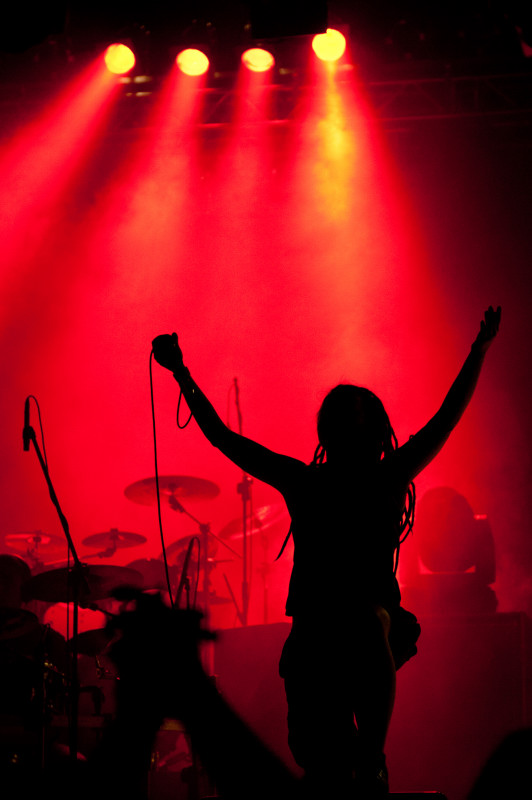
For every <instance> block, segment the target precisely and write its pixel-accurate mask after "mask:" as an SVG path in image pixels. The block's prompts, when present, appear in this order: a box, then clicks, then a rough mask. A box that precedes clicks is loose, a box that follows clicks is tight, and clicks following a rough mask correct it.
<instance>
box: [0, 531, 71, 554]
mask: <svg viewBox="0 0 532 800" xmlns="http://www.w3.org/2000/svg"><path fill="white" fill-rule="evenodd" d="M2 539H3V542H4V544H5V545H6V547H9V549H10V550H13V551H14V552H15V553H20V555H47V556H51V555H55V554H59V553H62V552H65V551H66V549H67V543H66V540H65V539H63V537H62V536H55V535H51V534H49V533H43V531H18V532H17V533H6V534H5V535H4V536H3V537H2Z"/></svg>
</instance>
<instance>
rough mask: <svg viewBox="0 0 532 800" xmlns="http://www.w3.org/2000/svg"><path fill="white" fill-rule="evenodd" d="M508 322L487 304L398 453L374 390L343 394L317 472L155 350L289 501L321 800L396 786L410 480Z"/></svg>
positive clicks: (286, 659)
mask: <svg viewBox="0 0 532 800" xmlns="http://www.w3.org/2000/svg"><path fill="white" fill-rule="evenodd" d="M499 322H500V308H498V309H497V311H494V310H493V308H492V307H491V306H490V308H489V309H488V310H487V311H486V313H485V315H484V320H483V321H482V322H481V324H480V331H479V334H478V336H477V338H476V339H475V341H474V343H473V345H472V347H471V352H470V353H469V355H468V357H467V359H466V361H465V363H464V365H463V367H462V369H461V370H460V372H459V374H458V376H457V378H456V380H455V381H454V383H453V385H452V386H451V389H450V391H449V392H448V394H447V396H446V398H445V400H444V402H443V404H442V406H441V408H440V410H439V411H438V412H437V413H436V414H435V415H434V417H433V418H432V419H431V420H430V421H429V422H428V423H427V425H425V427H423V428H422V429H421V430H420V431H419V432H418V433H417V434H416V435H415V436H412V437H411V438H410V439H409V441H408V442H406V444H404V445H402V446H401V447H398V446H397V439H396V437H395V434H394V432H393V429H392V427H391V424H390V421H389V419H388V415H387V414H386V411H385V410H384V407H383V405H382V403H381V401H380V400H379V399H378V397H376V395H374V394H373V393H372V392H370V391H369V390H367V389H363V388H361V387H358V386H353V385H340V386H337V387H335V388H334V389H333V390H332V391H331V392H329V394H328V395H327V396H326V397H325V399H324V401H323V403H322V406H321V408H320V411H319V414H318V439H319V445H318V448H317V449H316V452H315V456H314V459H313V461H312V463H311V464H305V463H303V462H302V461H299V460H297V459H294V458H290V457H288V456H284V455H280V454H278V453H275V452H272V451H271V450H268V449H267V448H265V447H262V446H261V445H259V444H257V443H256V442H253V441H251V440H250V439H247V438H245V437H243V436H241V435H239V434H236V433H234V432H233V431H231V430H230V429H229V428H228V427H227V426H226V425H225V424H224V423H223V422H222V420H221V419H220V417H219V416H218V415H217V413H216V411H215V410H214V408H213V407H212V405H211V403H210V402H209V401H208V400H207V398H206V397H205V395H204V394H203V392H202V391H201V390H200V389H199V388H198V386H197V384H196V383H195V382H194V381H193V379H192V378H191V376H190V372H189V371H188V369H187V368H186V367H185V366H184V363H183V356H182V353H181V350H180V348H179V346H178V341H177V336H176V334H172V336H170V335H163V336H158V337H157V338H156V339H155V340H154V342H153V349H154V355H155V358H156V360H157V361H158V362H159V363H160V364H161V365H162V366H164V367H166V368H167V369H169V370H171V371H172V372H173V374H174V377H175V379H176V380H177V382H178V383H179V386H180V388H181V390H182V392H183V395H184V397H185V399H186V401H187V404H188V406H189V408H190V410H191V411H192V413H193V415H194V417H195V419H196V421H197V423H198V425H199V427H200V429H201V430H202V431H203V433H204V434H205V436H206V437H207V439H208V440H209V441H210V442H211V444H213V445H214V446H215V447H217V448H219V449H220V450H221V451H222V453H224V454H225V455H226V456H227V457H228V458H230V459H231V461H233V462H234V463H235V464H236V465H237V466H238V467H240V469H242V470H244V471H245V472H247V473H249V474H251V475H253V476H254V477H255V478H257V479H259V480H261V481H264V482H265V483H268V484H270V485H271V486H273V487H274V488H275V489H277V490H278V491H279V492H281V494H282V495H283V497H284V499H285V501H286V504H287V507H288V510H289V513H290V516H291V520H292V526H291V531H292V534H293V539H294V567H293V570H292V575H291V578H290V586H289V592H288V600H287V604H286V614H287V616H290V617H292V619H293V625H292V631H291V633H290V636H289V637H288V640H287V642H286V643H285V646H284V649H283V655H282V658H281V664H280V671H281V675H282V677H283V678H284V681H285V689H286V696H287V701H288V728H289V744H290V748H291V750H292V753H293V755H294V758H295V760H296V761H297V763H298V764H299V765H300V766H302V767H303V769H304V770H305V776H306V778H307V782H308V788H309V791H310V792H311V793H313V794H315V795H316V796H331V797H333V796H334V797H336V798H343V797H348V796H352V791H353V785H352V779H353V778H352V776H353V770H354V771H355V780H356V786H357V787H358V789H359V792H360V794H361V796H372V795H375V794H382V793H387V791H388V780H387V771H386V764H385V758H384V743H385V739H386V733H387V730H388V725H389V722H390V717H391V712H392V708H393V702H394V694H395V673H396V668H397V667H398V666H400V665H401V663H404V661H405V660H406V659H407V658H409V657H410V655H413V654H414V653H415V651H416V650H415V640H416V638H417V635H418V632H419V629H418V627H417V625H416V624H415V620H414V621H413V624H409V620H410V619H411V616H412V615H408V613H407V612H404V611H403V609H401V606H400V599H401V598H400V593H399V587H398V584H397V580H396V577H395V572H396V568H397V557H398V550H399V545H400V542H401V540H402V539H403V538H404V536H405V535H406V534H407V533H408V531H409V529H410V528H411V526H412V522H413V519H412V517H413V499H414V497H413V487H412V481H413V479H414V478H415V477H416V475H417V474H418V473H419V472H420V471H421V470H422V469H423V468H424V467H426V466H427V464H428V463H429V462H430V461H431V460H432V459H433V458H434V456H435V455H436V454H437V453H438V452H439V450H440V449H441V448H442V446H443V444H444V443H445V441H446V440H447V438H448V436H449V434H450V433H451V431H452V430H453V428H454V427H455V425H456V424H457V422H458V421H459V419H460V417H461V416H462V414H463V412H464V410H465V408H466V407H467V405H468V403H469V401H470V399H471V397H472V394H473V391H474V389H475V386H476V383H477V380H478V377H479V374H480V370H481V367H482V363H483V360H484V356H485V354H486V352H487V350H488V348H489V346H490V344H491V342H492V340H493V338H494V337H495V335H496V333H497V331H498V327H499ZM392 647H393V651H392ZM394 656H395V657H394ZM353 715H354V717H355V718H356V727H355V724H354V718H353ZM324 793H325V795H324Z"/></svg>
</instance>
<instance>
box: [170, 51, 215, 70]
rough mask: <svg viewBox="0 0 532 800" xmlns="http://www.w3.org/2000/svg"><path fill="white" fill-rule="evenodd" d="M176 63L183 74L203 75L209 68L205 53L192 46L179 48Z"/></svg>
mask: <svg viewBox="0 0 532 800" xmlns="http://www.w3.org/2000/svg"><path fill="white" fill-rule="evenodd" d="M176 63H177V66H178V67H179V69H180V70H181V72H184V73H185V75H204V74H205V72H207V70H208V69H209V59H208V58H207V56H206V55H205V53H202V52H201V50H195V49H194V48H188V49H187V50H181V52H180V53H179V54H178V56H177V58H176Z"/></svg>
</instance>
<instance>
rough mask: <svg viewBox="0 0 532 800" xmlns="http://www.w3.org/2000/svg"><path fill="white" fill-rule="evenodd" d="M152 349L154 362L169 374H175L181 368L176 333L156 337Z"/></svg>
mask: <svg viewBox="0 0 532 800" xmlns="http://www.w3.org/2000/svg"><path fill="white" fill-rule="evenodd" d="M152 347H153V355H154V357H155V360H156V361H157V363H158V364H160V365H161V367H165V368H166V369H169V370H170V372H176V370H178V369H180V368H181V367H183V353H182V352H181V348H180V347H179V344H178V341H177V333H172V335H170V334H168V333H164V334H162V335H161V336H156V337H155V339H154V340H153V342H152Z"/></svg>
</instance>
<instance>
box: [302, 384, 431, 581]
mask: <svg viewBox="0 0 532 800" xmlns="http://www.w3.org/2000/svg"><path fill="white" fill-rule="evenodd" d="M355 399H358V400H361V401H362V403H363V406H364V412H365V415H366V418H367V419H366V422H365V425H366V426H367V429H368V430H367V432H368V434H370V435H371V436H372V439H374V441H375V446H376V449H378V450H379V456H380V458H381V460H382V459H384V458H386V457H387V456H389V455H390V454H391V453H393V451H394V450H397V447H398V442H397V436H396V435H395V431H394V429H393V428H392V425H391V422H390V418H389V417H388V414H387V413H386V410H385V408H384V405H383V404H382V401H381V400H380V399H379V398H378V397H377V395H376V394H374V393H373V392H371V391H370V390H369V389H365V388H364V387H362V386H354V385H353V384H345V383H341V384H338V386H335V387H334V389H331V391H330V392H329V393H328V394H327V395H326V397H325V398H324V400H323V402H322V404H321V407H320V410H319V411H318V439H319V444H318V446H317V447H316V450H315V451H314V457H313V459H312V462H311V464H312V465H314V466H316V467H318V466H319V465H320V464H323V463H324V461H325V460H326V457H327V442H328V441H330V440H331V435H332V436H333V437H334V434H335V429H336V433H340V434H341V430H339V429H338V428H337V425H339V424H341V419H342V415H341V414H338V408H339V406H342V405H343V406H344V407H345V408H346V410H348V409H349V407H351V408H352V407H353V403H354V401H355ZM415 506H416V487H415V485H414V483H413V482H412V483H410V485H409V487H408V489H407V494H406V501H405V505H404V507H403V510H402V513H401V517H400V519H399V520H398V521H397V523H396V524H397V544H396V546H395V556H394V574H395V573H396V572H397V568H398V566H399V550H400V547H401V545H402V543H403V542H404V541H405V539H406V538H407V536H408V535H409V534H410V533H411V532H412V528H413V525H414V513H415Z"/></svg>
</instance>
